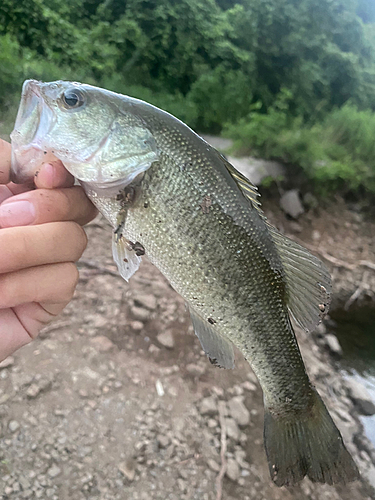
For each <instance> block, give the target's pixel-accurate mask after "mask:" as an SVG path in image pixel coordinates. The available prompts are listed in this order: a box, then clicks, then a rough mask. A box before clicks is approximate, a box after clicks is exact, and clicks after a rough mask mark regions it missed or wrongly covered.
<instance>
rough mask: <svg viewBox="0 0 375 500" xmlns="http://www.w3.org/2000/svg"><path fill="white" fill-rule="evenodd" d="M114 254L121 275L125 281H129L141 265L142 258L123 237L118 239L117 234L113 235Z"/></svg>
mask: <svg viewBox="0 0 375 500" xmlns="http://www.w3.org/2000/svg"><path fill="white" fill-rule="evenodd" d="M112 254H113V260H114V261H115V262H116V265H117V268H118V270H119V273H120V274H121V276H122V277H123V278H124V280H126V281H129V279H130V278H131V277H132V276H133V274H134V273H135V272H136V271H137V270H138V268H139V266H140V264H141V261H142V259H141V257H139V256H138V255H137V254H136V252H135V251H134V250H133V249H132V248H131V246H130V245H129V242H128V241H127V240H126V238H124V237H123V236H122V237H120V238H118V236H117V234H115V233H113V235H112Z"/></svg>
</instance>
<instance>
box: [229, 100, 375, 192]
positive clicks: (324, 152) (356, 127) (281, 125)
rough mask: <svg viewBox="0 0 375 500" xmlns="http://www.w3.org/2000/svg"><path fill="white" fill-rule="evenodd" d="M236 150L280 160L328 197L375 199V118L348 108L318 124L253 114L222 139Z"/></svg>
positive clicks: (272, 114)
mask: <svg viewBox="0 0 375 500" xmlns="http://www.w3.org/2000/svg"><path fill="white" fill-rule="evenodd" d="M224 135H226V136H228V137H231V138H233V139H234V141H235V144H234V147H235V149H236V150H237V151H241V152H244V151H247V152H249V153H251V154H254V155H256V156H262V157H264V158H272V159H278V160H281V161H283V162H284V163H287V164H289V165H290V169H291V170H292V171H293V172H294V173H295V174H302V175H303V177H304V178H305V179H306V180H308V181H309V187H310V188H313V189H315V191H316V192H318V193H320V194H323V195H328V194H330V193H332V191H339V192H341V193H342V194H347V193H349V192H352V193H357V194H359V193H360V192H361V193H362V192H367V193H368V194H370V195H375V141H374V137H375V113H374V112H372V111H369V110H367V111H359V110H358V108H357V107H356V106H354V105H352V104H350V103H348V104H346V105H344V106H343V107H342V108H340V109H336V110H334V111H332V112H331V113H329V114H327V116H326V118H325V119H324V120H323V122H322V123H320V124H315V125H303V121H302V118H301V117H296V118H290V116H289V114H288V113H287V112H286V111H282V110H280V109H279V110H277V109H275V108H272V109H271V110H270V111H269V112H268V113H267V114H260V113H251V114H250V116H249V118H248V121H246V120H241V121H240V122H239V123H237V124H235V125H229V126H227V127H226V129H225V134H224Z"/></svg>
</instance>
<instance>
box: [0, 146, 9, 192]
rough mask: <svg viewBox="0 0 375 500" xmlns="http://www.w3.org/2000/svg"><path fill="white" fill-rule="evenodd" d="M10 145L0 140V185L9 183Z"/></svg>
mask: <svg viewBox="0 0 375 500" xmlns="http://www.w3.org/2000/svg"><path fill="white" fill-rule="evenodd" d="M10 162H11V145H10V144H9V142H6V141H3V140H2V139H0V184H7V183H8V182H9V174H10Z"/></svg>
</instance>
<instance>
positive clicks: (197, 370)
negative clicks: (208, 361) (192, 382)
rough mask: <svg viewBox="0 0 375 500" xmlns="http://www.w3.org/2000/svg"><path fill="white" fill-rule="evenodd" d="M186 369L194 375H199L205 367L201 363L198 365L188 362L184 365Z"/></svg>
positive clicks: (203, 371)
mask: <svg viewBox="0 0 375 500" xmlns="http://www.w3.org/2000/svg"><path fill="white" fill-rule="evenodd" d="M186 371H187V372H188V373H190V375H193V376H194V377H200V376H201V375H203V374H204V373H205V371H206V367H205V366H202V365H198V364H196V363H189V364H188V365H186Z"/></svg>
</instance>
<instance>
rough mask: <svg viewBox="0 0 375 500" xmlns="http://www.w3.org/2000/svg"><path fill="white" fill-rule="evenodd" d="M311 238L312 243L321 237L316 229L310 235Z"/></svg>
mask: <svg viewBox="0 0 375 500" xmlns="http://www.w3.org/2000/svg"><path fill="white" fill-rule="evenodd" d="M311 236H312V239H313V240H314V241H319V240H320V238H321V237H322V235H321V234H320V232H319V231H318V230H317V229H314V231H313V232H312V233H311Z"/></svg>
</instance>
